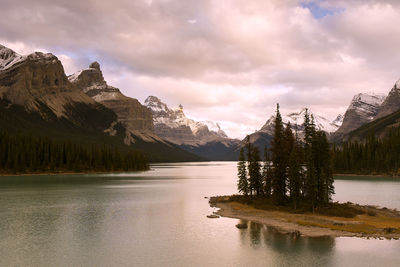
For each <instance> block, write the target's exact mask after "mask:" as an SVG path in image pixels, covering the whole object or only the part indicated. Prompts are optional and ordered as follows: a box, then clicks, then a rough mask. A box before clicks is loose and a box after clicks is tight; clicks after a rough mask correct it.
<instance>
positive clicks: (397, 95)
mask: <svg viewBox="0 0 400 267" xmlns="http://www.w3.org/2000/svg"><path fill="white" fill-rule="evenodd" d="M399 109H400V80H398V81H397V82H396V83H395V85H394V86H393V88H392V90H390V92H389V94H388V96H387V97H386V99H385V101H384V102H383V103H382V105H381V106H380V107H379V109H378V112H377V114H376V116H375V119H379V118H382V117H385V116H387V115H389V114H392V113H394V112H396V111H398V110H399Z"/></svg>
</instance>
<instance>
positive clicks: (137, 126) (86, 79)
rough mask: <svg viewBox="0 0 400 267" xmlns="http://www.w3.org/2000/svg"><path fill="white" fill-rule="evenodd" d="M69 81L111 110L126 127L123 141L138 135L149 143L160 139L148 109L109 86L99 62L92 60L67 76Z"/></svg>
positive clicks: (129, 140) (132, 141) (129, 142)
mask: <svg viewBox="0 0 400 267" xmlns="http://www.w3.org/2000/svg"><path fill="white" fill-rule="evenodd" d="M68 79H69V81H71V82H72V83H73V84H75V85H76V86H78V87H79V88H81V89H82V90H83V92H84V93H85V94H86V95H88V96H89V97H91V98H92V99H93V100H94V101H96V102H98V103H101V104H103V105H104V106H106V107H108V108H109V109H111V110H113V111H114V112H115V113H116V114H117V117H118V122H121V123H122V124H123V125H124V126H125V127H126V129H127V133H126V137H125V142H126V143H127V144H128V145H129V144H131V143H134V142H135V141H136V139H135V138H132V135H135V136H140V137H141V139H144V140H146V141H148V142H152V141H159V142H162V140H161V139H160V138H158V136H157V135H155V134H154V125H153V118H152V114H151V111H150V110H149V109H148V108H146V107H145V106H143V105H142V104H140V102H139V101H138V100H137V99H134V98H131V97H127V96H125V95H123V94H122V93H121V92H120V90H119V89H118V88H115V87H112V86H109V85H108V84H107V82H106V81H105V80H104V78H103V73H102V71H101V69H100V64H99V63H97V62H93V63H92V64H91V65H90V66H89V68H88V69H84V70H81V71H78V72H77V73H74V74H72V75H70V76H68Z"/></svg>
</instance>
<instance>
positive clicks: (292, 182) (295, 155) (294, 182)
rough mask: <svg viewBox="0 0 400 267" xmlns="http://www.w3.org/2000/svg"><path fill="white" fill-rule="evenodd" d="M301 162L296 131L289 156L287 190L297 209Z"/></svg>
mask: <svg viewBox="0 0 400 267" xmlns="http://www.w3.org/2000/svg"><path fill="white" fill-rule="evenodd" d="M301 162H302V159H301V146H300V144H299V141H298V138H297V132H296V139H295V142H294V144H293V149H292V151H291V153H290V157H289V173H288V179H289V192H290V198H291V200H292V202H293V207H294V209H297V207H298V205H299V202H300V199H301V182H302V176H303V172H302V166H301Z"/></svg>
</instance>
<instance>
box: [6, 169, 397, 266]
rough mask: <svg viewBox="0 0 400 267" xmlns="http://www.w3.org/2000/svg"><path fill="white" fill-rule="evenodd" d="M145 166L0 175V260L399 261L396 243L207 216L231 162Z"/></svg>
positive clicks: (226, 183) (389, 190)
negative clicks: (110, 171)
mask: <svg viewBox="0 0 400 267" xmlns="http://www.w3.org/2000/svg"><path fill="white" fill-rule="evenodd" d="M153 168H154V170H153V171H150V172H146V173H129V174H119V175H66V176H63V175H61V176H43V177H40V176H35V177H17V178H16V177H8V178H6V179H4V180H1V179H0V237H1V238H0V255H2V256H1V257H0V266H193V267H194V266H349V265H352V266H354V265H364V266H368V265H370V264H371V262H373V263H380V264H381V265H382V266H384V265H385V266H400V259H398V257H397V252H398V251H399V249H400V242H399V241H395V242H391V241H386V240H383V241H380V240H375V241H374V240H362V239H333V238H319V239H315V238H298V237H296V235H285V234H281V233H279V232H278V231H276V230H275V229H274V228H271V227H266V226H264V225H260V224H257V223H254V222H248V221H242V220H236V219H229V218H219V219H208V218H207V217H206V215H207V214H210V213H211V212H212V209H211V208H210V207H209V204H208V199H205V198H204V197H205V196H213V195H223V194H232V193H234V192H236V181H235V179H234V178H233V177H235V175H236V165H235V163H200V164H198V163H196V164H190V163H188V164H178V165H174V164H167V165H165V166H163V167H161V166H160V167H158V166H154V167H153ZM14 178H15V180H13V179H14ZM337 185H338V186H337V187H336V188H337V192H338V196H339V197H340V198H343V199H349V198H355V196H356V197H358V195H356V194H354V191H355V190H354V189H355V188H357V190H356V191H357V193H359V194H360V195H361V194H362V195H365V194H366V192H370V191H371V189H370V186H371V184H370V183H368V182H363V183H362V185H365V186H361V187H360V183H358V182H357V181H340V182H338V184H337ZM378 185H379V187H378ZM399 186H400V183H397V184H395V183H390V184H389V185H388V184H385V183H379V184H377V183H376V182H374V184H373V189H374V194H375V192H376V194H379V197H380V198H377V197H375V199H378V200H379V202H381V201H383V202H384V201H386V202H388V203H389V204H391V205H392V206H395V207H398V206H400V201H398V198H397V197H393V195H394V193H396V190H395V189H393V188H396V187H399ZM397 192H398V191H397ZM396 196H397V195H396ZM358 200H360V198H358V199H356V201H354V202H357V201H358ZM369 201H370V200H369ZM237 223H245V224H246V225H247V229H237V228H236V227H235V225H236V224H237ZM356 248H357V249H356Z"/></svg>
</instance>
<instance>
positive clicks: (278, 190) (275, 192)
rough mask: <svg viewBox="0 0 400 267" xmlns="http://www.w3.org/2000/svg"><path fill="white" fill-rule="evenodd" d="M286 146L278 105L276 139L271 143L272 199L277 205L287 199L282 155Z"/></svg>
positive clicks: (284, 159) (275, 128)
mask: <svg viewBox="0 0 400 267" xmlns="http://www.w3.org/2000/svg"><path fill="white" fill-rule="evenodd" d="M284 146H285V140H284V131H283V123H282V117H281V114H280V112H279V104H277V105H276V115H275V121H274V137H273V139H272V141H271V153H272V155H271V161H272V165H273V173H274V175H273V177H272V181H271V187H272V198H273V199H274V201H275V202H276V203H277V204H282V203H283V202H284V201H285V199H286V166H285V165H286V164H285V163H286V155H284V153H282V152H283V151H282V148H283V147H284Z"/></svg>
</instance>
